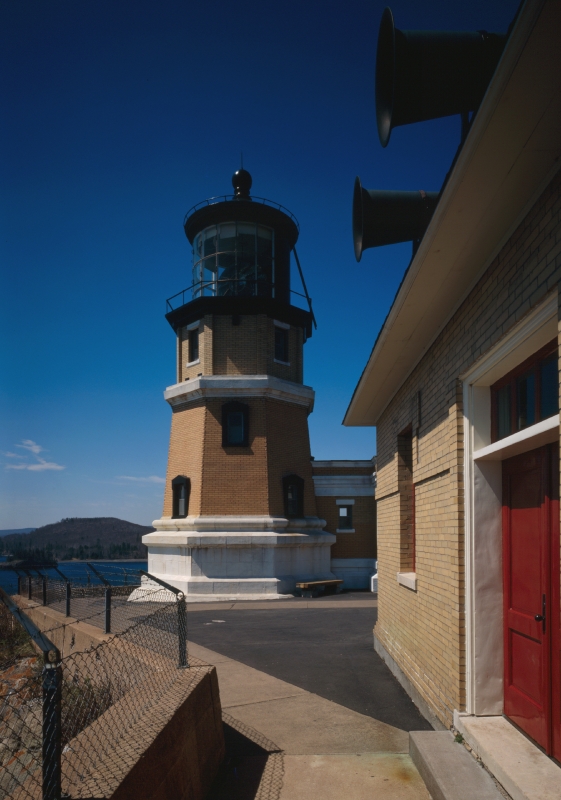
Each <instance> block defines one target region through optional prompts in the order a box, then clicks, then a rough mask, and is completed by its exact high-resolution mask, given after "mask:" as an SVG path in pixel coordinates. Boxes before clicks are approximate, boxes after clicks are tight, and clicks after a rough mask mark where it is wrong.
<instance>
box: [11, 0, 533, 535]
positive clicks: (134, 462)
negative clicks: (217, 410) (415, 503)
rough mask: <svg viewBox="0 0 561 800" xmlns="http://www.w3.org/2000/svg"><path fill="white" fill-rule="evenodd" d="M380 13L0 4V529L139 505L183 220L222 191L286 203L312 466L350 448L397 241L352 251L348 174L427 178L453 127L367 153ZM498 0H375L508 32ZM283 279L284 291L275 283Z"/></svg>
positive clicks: (423, 129) (140, 2)
mask: <svg viewBox="0 0 561 800" xmlns="http://www.w3.org/2000/svg"><path fill="white" fill-rule="evenodd" d="M384 5H385V3H384V2H377V1H372V0H371V1H370V2H369V1H368V0H360V2H359V1H358V0H347V2H345V3H341V2H337V3H335V2H331V1H330V0H324V1H323V2H321V3H320V2H307V3H306V2H302V0H299V2H297V0H282V2H281V1H279V0H269V1H268V2H265V3H263V2H257V1H256V0H240V1H238V2H235V3H233V2H226V0H205V2H186V1H185V0H183V1H182V2H181V1H180V0H158V2H155V0H149V1H148V0H80V1H79V2H77V1H76V0H35V1H31V0H7V2H5V3H3V4H2V8H1V9H0V64H1V71H2V74H3V76H4V81H3V84H2V87H1V95H0V96H1V103H2V116H3V123H2V127H1V131H0V142H1V152H2V158H1V161H2V189H1V199H2V207H1V217H0V225H1V230H0V233H1V238H0V242H1V245H0V247H1V250H0V258H1V264H2V273H3V279H2V287H1V293H0V296H1V308H0V323H1V325H2V354H1V361H0V415H1V416H0V419H1V423H0V451H1V456H0V477H1V483H2V487H1V494H0V528H12V527H13V528H17V527H30V526H39V525H43V524H46V523H49V522H54V521H56V520H58V519H60V518H62V517H71V516H117V517H121V518H124V519H128V520H131V521H134V522H139V523H143V524H150V522H151V521H152V519H154V518H157V517H159V516H160V514H161V508H162V496H163V480H164V476H165V468H166V457H167V447H168V439H169V426H170V417H171V412H170V409H169V407H168V405H167V403H165V401H164V400H163V397H162V392H163V390H164V388H165V387H166V386H169V385H170V384H172V383H174V382H175V374H174V369H175V366H174V364H175V339H174V334H173V331H172V329H171V328H170V327H169V325H168V323H167V322H166V320H165V319H164V313H165V299H166V298H167V297H169V296H171V295H173V294H175V293H176V292H177V291H179V290H181V289H183V288H185V287H186V286H188V285H189V284H190V282H191V281H190V266H191V249H190V246H189V243H188V241H187V239H186V238H185V235H184V232H183V228H182V221H183V217H184V214H185V212H186V211H187V210H188V209H189V208H190V207H191V206H192V205H193V204H194V203H197V202H198V201H200V200H203V199H204V198H206V197H210V196H213V195H216V194H223V193H229V192H230V191H231V184H230V179H231V175H232V173H233V172H234V170H235V169H237V168H238V166H239V159H240V151H243V154H244V166H245V167H246V168H247V169H249V171H250V172H251V173H252V175H253V190H252V191H253V193H254V194H257V195H260V196H264V197H267V198H270V199H272V200H275V201H277V202H280V203H282V204H283V205H285V206H287V207H288V208H289V209H290V210H291V211H292V212H293V213H294V214H295V215H296V217H297V218H298V220H299V222H300V227H301V234H300V240H299V245H298V251H299V256H300V260H301V263H302V266H303V269H304V273H305V276H306V279H307V283H308V288H309V291H310V294H311V295H312V298H313V303H314V310H315V314H316V317H317V320H318V330H317V331H315V332H314V335H313V338H312V339H311V340H310V341H309V342H308V343H307V345H306V347H305V382H306V383H307V384H308V385H311V386H313V387H314V389H315V390H316V406H315V410H314V413H313V414H312V415H311V417H310V435H311V443H312V453H313V454H314V455H315V457H316V458H369V457H371V456H372V455H373V454H374V453H375V448H376V442H375V431H374V430H373V429H371V428H363V429H349V428H344V427H342V425H341V421H342V419H343V415H344V413H345V410H346V408H347V405H348V403H349V400H350V397H351V395H352V392H353V390H354V387H355V386H356V383H357V381H358V379H359V377H360V374H361V372H362V370H363V368H364V366H365V363H366V361H367V358H368V356H369V353H370V350H371V348H372V345H373V343H374V339H375V337H376V334H377V333H378V331H379V329H380V327H381V325H382V323H383V320H384V318H385V315H386V313H387V311H388V309H389V307H390V305H391V302H392V300H393V298H394V295H395V292H396V289H397V287H398V285H399V282H400V280H401V278H402V276H403V273H404V271H405V269H406V267H407V264H408V262H409V259H410V254H411V247H410V245H409V244H407V245H397V246H393V247H385V248H380V249H378V250H369V251H367V252H366V253H365V255H364V256H363V259H362V261H361V263H360V264H357V263H356V262H355V259H354V255H353V247H352V237H351V202H352V189H353V182H354V178H355V176H356V175H360V177H361V179H362V182H363V185H365V186H366V187H367V188H372V189H374V188H376V189H425V190H438V189H439V188H440V186H441V184H442V181H443V179H444V176H445V174H446V172H447V170H448V168H449V166H450V163H451V161H452V158H453V156H454V153H455V151H456V148H457V146H458V142H459V133H460V122H459V119H458V118H457V117H451V118H448V119H444V120H439V121H434V122H430V123H423V124H418V125H412V126H408V127H403V128H398V129H396V130H395V131H394V132H393V134H392V140H391V142H390V144H389V146H388V147H387V148H386V149H385V150H384V149H382V148H381V147H380V145H379V143H378V137H377V133H376V127H375V110H374V99H373V75H374V59H375V49H376V37H377V31H378V25H379V21H380V17H381V15H382V11H383V8H384ZM517 5H518V2H517V0H508V1H507V0H501V1H499V0H471V2H470V3H451V2H450V1H449V0H446V1H445V0H439V1H438V2H436V1H432V2H431V1H429V0H427V1H426V2H418V0H417V2H412V1H410V0H395V2H393V3H392V4H391V7H392V10H393V12H394V17H395V20H396V25H397V27H401V28H406V29H407V28H425V29H431V28H441V29H466V30H471V29H481V28H485V29H487V30H490V31H506V28H507V27H508V24H509V22H510V20H511V19H512V17H513V15H514V13H515V11H516V8H517ZM294 288H297V287H296V286H294Z"/></svg>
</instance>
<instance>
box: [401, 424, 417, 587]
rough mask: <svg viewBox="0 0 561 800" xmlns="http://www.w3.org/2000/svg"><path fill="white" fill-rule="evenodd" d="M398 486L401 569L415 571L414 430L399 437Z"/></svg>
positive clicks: (404, 432)
mask: <svg viewBox="0 0 561 800" xmlns="http://www.w3.org/2000/svg"><path fill="white" fill-rule="evenodd" d="M397 486H398V491H399V529H400V541H399V551H400V552H399V569H400V572H414V571H415V486H414V484H413V431H412V429H411V428H408V429H407V430H405V431H403V433H400V434H399V436H398V437H397Z"/></svg>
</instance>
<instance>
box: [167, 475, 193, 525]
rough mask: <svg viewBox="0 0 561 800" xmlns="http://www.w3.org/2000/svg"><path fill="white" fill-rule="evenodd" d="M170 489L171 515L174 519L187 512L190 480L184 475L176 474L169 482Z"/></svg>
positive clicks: (185, 514)
mask: <svg viewBox="0 0 561 800" xmlns="http://www.w3.org/2000/svg"><path fill="white" fill-rule="evenodd" d="M171 491H172V499H173V502H172V517H173V518H174V519H178V518H182V517H186V516H187V514H188V513H189V494H190V491H191V481H190V480H189V478H186V477H185V475H178V476H177V477H176V478H174V479H173V480H172V482H171Z"/></svg>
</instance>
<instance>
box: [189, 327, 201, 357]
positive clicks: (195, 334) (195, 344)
mask: <svg viewBox="0 0 561 800" xmlns="http://www.w3.org/2000/svg"><path fill="white" fill-rule="evenodd" d="M198 360H199V329H198V328H193V330H190V331H189V362H192V361H198Z"/></svg>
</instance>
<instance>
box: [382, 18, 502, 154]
mask: <svg viewBox="0 0 561 800" xmlns="http://www.w3.org/2000/svg"><path fill="white" fill-rule="evenodd" d="M506 39H507V36H506V34H497V33H487V31H402V30H399V29H398V28H396V27H395V25H394V21H393V15H392V12H391V10H390V9H389V8H386V9H385V10H384V13H383V14H382V21H381V23H380V30H379V32H378V51H377V54H376V120H377V124H378V135H379V137H380V142H381V144H382V147H386V145H387V144H388V142H389V140H390V134H391V132H392V129H393V128H395V127H396V126H397V125H407V124H409V123H411V122H421V121H422V120H427V119H435V118H437V117H447V116H449V115H451V114H462V119H463V121H464V122H465V121H466V120H467V115H468V113H469V112H470V111H475V110H476V109H477V107H478V106H479V103H480V102H481V100H482V99H483V95H484V94H485V91H486V89H487V86H488V85H489V81H490V80H491V78H492V76H493V73H494V71H495V68H496V66H497V63H498V61H499V58H500V56H501V53H502V51H503V48H504V45H505V42H506Z"/></svg>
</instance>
